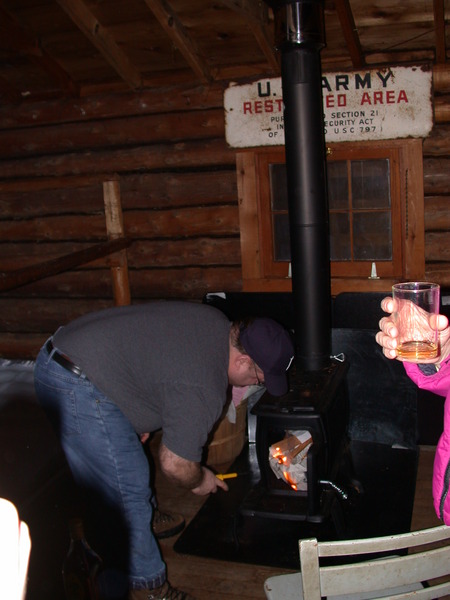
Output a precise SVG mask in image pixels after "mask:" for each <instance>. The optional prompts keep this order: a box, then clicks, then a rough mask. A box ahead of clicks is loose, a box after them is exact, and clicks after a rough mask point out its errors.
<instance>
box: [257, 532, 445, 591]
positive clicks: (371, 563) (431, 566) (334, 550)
mask: <svg viewBox="0 0 450 600" xmlns="http://www.w3.org/2000/svg"><path fill="white" fill-rule="evenodd" d="M408 550H409V552H405V551H408ZM399 551H401V552H399ZM396 552H398V554H396ZM299 554H300V572H299V573H292V574H287V575H278V576H275V577H270V578H269V579H267V580H266V582H265V586H264V587H265V593H266V597H267V598H268V600H321V598H324V597H327V598H328V600H333V599H334V600H368V599H370V600H380V599H381V598H383V599H384V600H413V599H414V600H432V599H434V598H442V597H443V596H446V595H448V594H450V527H447V526H445V525H443V526H440V527H434V528H431V529H424V530H421V531H412V532H410V533H403V534H398V535H391V536H385V537H377V538H369V539H359V540H343V541H333V542H318V541H317V539H315V538H308V539H304V540H300V541H299ZM367 554H370V555H372V556H366V555H367ZM346 556H347V557H348V562H345V558H343V557H346ZM333 557H335V558H339V557H340V558H339V561H338V562H340V563H344V564H336V560H335V561H332V560H331V559H332V558H333ZM324 558H328V559H330V560H327V561H324V560H323V559H324ZM322 563H325V564H322ZM447 580H449V581H447Z"/></svg>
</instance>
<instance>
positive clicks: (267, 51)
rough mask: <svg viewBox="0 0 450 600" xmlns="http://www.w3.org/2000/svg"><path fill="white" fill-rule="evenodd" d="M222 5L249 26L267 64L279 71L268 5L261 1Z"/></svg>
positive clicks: (228, 1) (239, 0)
mask: <svg viewBox="0 0 450 600" xmlns="http://www.w3.org/2000/svg"><path fill="white" fill-rule="evenodd" d="M220 2H221V4H223V5H224V6H226V7H227V8H229V9H231V10H233V11H235V12H237V13H239V14H240V15H241V16H242V17H243V18H244V19H245V20H246V21H247V24H248V25H249V27H250V29H251V31H252V33H253V36H254V37H255V39H256V41H257V42H258V45H259V47H260V48H261V51H262V52H263V54H264V56H265V58H266V60H267V62H268V63H269V65H270V66H271V68H272V69H274V70H275V71H279V69H280V63H279V60H280V59H279V56H278V54H277V51H276V49H275V42H274V39H273V38H274V34H273V27H272V28H271V27H270V24H269V19H268V12H267V5H266V4H265V2H260V1H259V0H220Z"/></svg>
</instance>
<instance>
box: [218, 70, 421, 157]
mask: <svg viewBox="0 0 450 600" xmlns="http://www.w3.org/2000/svg"><path fill="white" fill-rule="evenodd" d="M431 81H432V74H431V69H430V68H429V67H424V66H421V67H395V68H394V67H393V68H386V69H374V70H367V71H352V72H345V73H325V74H323V76H322V93H323V111H324V128H325V139H326V141H327V142H348V141H363V140H382V139H395V138H403V137H426V136H427V135H428V134H429V133H430V131H431V129H432V127H433V104H432V85H431ZM224 108H225V132H226V140H227V142H228V144H229V145H230V146H232V147H235V148H245V147H253V146H275V145H282V144H284V119H283V95H282V86H281V79H280V78H277V79H261V80H260V81H256V82H254V83H250V84H246V85H235V84H230V86H229V87H228V88H227V89H226V90H225V95H224Z"/></svg>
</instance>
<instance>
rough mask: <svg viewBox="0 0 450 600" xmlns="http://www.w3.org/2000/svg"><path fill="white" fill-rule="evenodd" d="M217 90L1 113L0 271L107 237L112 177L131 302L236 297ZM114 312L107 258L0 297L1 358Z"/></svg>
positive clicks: (230, 177) (229, 184)
mask: <svg viewBox="0 0 450 600" xmlns="http://www.w3.org/2000/svg"><path fill="white" fill-rule="evenodd" d="M222 105H223V87H221V86H217V87H208V88H201V87H200V88H196V89H189V88H173V89H166V90H164V91H163V92H154V93H152V92H146V93H142V94H139V95H136V94H124V95H119V96H111V97H110V98H108V97H102V98H101V99H98V98H97V99H92V100H89V99H85V100H77V101H67V102H65V103H61V102H55V103H54V104H52V103H51V102H47V103H43V104H42V105H34V106H28V107H26V108H25V107H23V108H18V109H17V110H16V111H14V110H8V111H6V110H5V111H4V112H3V114H0V206H1V215H2V217H1V221H0V228H1V236H0V239H1V252H0V271H14V270H16V269H19V268H23V267H26V266H29V265H31V264H37V263H39V262H42V261H46V260H49V259H54V258H56V257H59V256H62V255H66V254H69V253H71V252H74V251H77V250H80V249H83V248H85V247H87V246H90V245H92V244H93V243H95V242H98V241H101V240H105V239H106V226H105V215H104V206H103V189H102V187H103V182H104V181H107V180H109V179H111V178H117V177H118V179H119V183H120V191H121V203H122V211H123V221H124V228H125V232H126V235H127V236H128V237H129V238H130V239H131V240H132V244H131V246H130V247H129V248H128V251H127V253H128V266H129V280H130V292H131V298H132V301H133V302H142V301H146V300H150V299H157V298H183V299H190V300H201V298H202V296H203V295H204V294H205V293H206V292H208V291H212V290H214V291H216V290H221V289H228V290H230V291H233V290H240V289H241V267H240V264H241V258H240V239H239V215H238V205H237V191H236V171H235V154H234V152H233V151H232V150H230V149H229V148H227V145H226V143H225V139H224V117H223V109H222ZM112 304H113V292H112V284H111V275H110V269H109V261H108V260H107V259H102V260H98V261H94V262H91V263H89V264H87V265H84V266H83V267H80V268H76V269H74V270H71V271H68V272H65V273H62V274H59V275H56V276H52V277H49V278H47V279H42V280H40V281H38V282H36V283H33V284H29V285H25V286H22V287H20V288H17V289H15V290H11V291H5V292H3V293H1V294H0V311H1V314H2V319H1V322H0V323H1V324H0V356H4V357H32V356H34V355H35V354H36V352H37V350H38V348H39V347H40V344H41V343H42V342H43V341H45V339H46V337H47V335H49V334H51V333H52V332H53V331H54V330H55V329H56V328H57V327H58V326H59V325H61V324H63V323H65V322H67V321H68V320H71V319H73V318H75V317H77V316H78V315H81V314H83V313H85V312H89V311H93V310H97V309H101V308H104V307H107V306H111V305H112Z"/></svg>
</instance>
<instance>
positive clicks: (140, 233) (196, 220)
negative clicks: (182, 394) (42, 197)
mask: <svg viewBox="0 0 450 600" xmlns="http://www.w3.org/2000/svg"><path fill="white" fill-rule="evenodd" d="M124 223H125V231H126V232H127V236H128V237H130V238H148V239H154V238H164V239H167V238H175V237H180V236H189V237H195V236H203V235H205V232H208V235H210V236H219V235H220V236H226V235H236V234H239V231H240V229H239V211H238V207H237V205H234V206H228V205H227V206H197V207H187V208H178V209H173V210H155V211H148V212H145V213H144V212H142V211H139V210H137V211H127V212H126V213H125V214H124ZM104 237H105V217H104V216H103V215H70V216H69V215H63V216H61V217H47V218H46V219H31V220H23V221H0V239H2V240H17V241H31V242H41V241H42V242H48V241H62V242H64V241H67V240H77V241H83V240H84V241H88V242H91V243H92V242H98V241H99V240H102V239H104Z"/></svg>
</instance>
